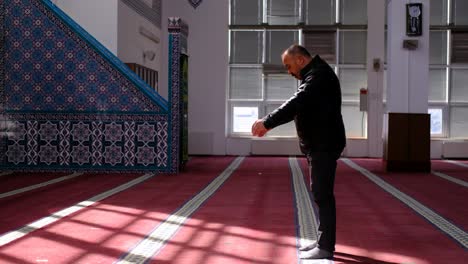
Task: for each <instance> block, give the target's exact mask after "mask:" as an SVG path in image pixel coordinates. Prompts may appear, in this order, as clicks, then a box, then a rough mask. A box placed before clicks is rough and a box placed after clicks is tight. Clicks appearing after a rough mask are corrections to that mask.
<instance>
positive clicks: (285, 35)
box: [266, 31, 299, 65]
mask: <svg viewBox="0 0 468 264" xmlns="http://www.w3.org/2000/svg"><path fill="white" fill-rule="evenodd" d="M266 34H267V40H266V42H267V47H266V49H267V58H266V63H270V64H278V65H283V63H282V61H281V54H282V53H283V51H284V50H285V49H287V48H288V47H289V46H291V45H292V44H294V43H298V42H299V32H298V31H267V33H266Z"/></svg>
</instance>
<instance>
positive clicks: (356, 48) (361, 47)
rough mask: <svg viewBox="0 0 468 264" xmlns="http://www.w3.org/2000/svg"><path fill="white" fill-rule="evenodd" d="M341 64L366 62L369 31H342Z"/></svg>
mask: <svg viewBox="0 0 468 264" xmlns="http://www.w3.org/2000/svg"><path fill="white" fill-rule="evenodd" d="M339 57H340V64H366V57H367V32H365V31H341V32H340V55H339Z"/></svg>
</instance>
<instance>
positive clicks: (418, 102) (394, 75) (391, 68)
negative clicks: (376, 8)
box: [387, 0, 430, 114]
mask: <svg viewBox="0 0 468 264" xmlns="http://www.w3.org/2000/svg"><path fill="white" fill-rule="evenodd" d="M429 2H430V1H429V0H390V2H389V4H388V42H387V44H388V45H387V58H388V59H387V60H388V62H387V65H388V70H387V113H426V114H427V109H428V93H429V18H430V14H429ZM408 3H422V5H423V10H422V22H423V23H422V35H421V36H419V37H409V36H407V35H406V4H408ZM405 39H415V40H418V42H419V43H418V47H417V48H416V49H415V50H408V49H404V48H403V40H405Z"/></svg>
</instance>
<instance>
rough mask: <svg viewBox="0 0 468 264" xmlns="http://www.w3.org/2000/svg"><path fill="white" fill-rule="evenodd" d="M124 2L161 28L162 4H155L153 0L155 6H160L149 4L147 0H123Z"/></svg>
mask: <svg viewBox="0 0 468 264" xmlns="http://www.w3.org/2000/svg"><path fill="white" fill-rule="evenodd" d="M121 1H122V3H124V4H125V5H127V6H128V7H130V8H131V9H133V10H134V11H135V12H137V13H138V14H140V15H141V16H143V17H144V18H146V19H147V20H148V21H149V22H151V23H152V24H153V25H155V26H156V27H158V28H159V29H161V8H160V7H161V4H155V2H154V1H153V6H155V7H159V9H157V8H153V7H151V6H148V5H147V4H146V3H145V2H143V1H141V0H121Z"/></svg>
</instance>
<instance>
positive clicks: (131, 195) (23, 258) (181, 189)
mask: <svg viewBox="0 0 468 264" xmlns="http://www.w3.org/2000/svg"><path fill="white" fill-rule="evenodd" d="M231 160H232V158H206V159H196V158H195V159H192V160H191V161H190V163H189V165H188V167H187V172H184V173H181V174H180V175H170V176H165V175H159V176H156V177H154V178H152V179H150V180H148V181H146V182H143V183H142V184H140V185H137V186H135V187H133V188H131V189H129V190H127V191H124V192H122V193H119V194H117V195H114V196H112V197H110V198H108V199H106V200H104V201H102V202H101V203H99V204H97V205H95V206H91V207H89V208H86V209H84V210H82V211H80V212H78V213H76V214H74V215H71V216H70V217H67V218H65V219H62V220H61V221H59V222H57V223H55V224H52V225H50V226H48V227H46V228H43V229H40V230H37V231H35V232H33V233H32V234H30V235H28V236H26V237H24V238H22V239H20V240H18V241H15V242H13V243H10V244H8V245H6V246H4V247H2V248H0V262H2V263H4V262H5V263H37V262H38V261H39V262H40V261H41V260H42V262H44V261H47V262H48V263H112V262H114V261H115V260H116V259H118V257H119V256H120V255H121V254H123V252H125V251H126V250H128V249H129V247H131V246H132V245H133V244H134V243H135V242H136V241H138V240H139V239H141V238H142V237H144V236H145V235H146V234H147V233H148V232H149V231H151V229H152V228H153V227H154V226H155V225H157V224H158V223H159V222H161V221H162V220H164V219H165V218H166V217H167V215H168V214H170V213H171V212H172V211H174V210H175V209H176V208H177V207H178V206H180V205H181V204H182V203H183V202H184V201H185V200H187V199H189V198H190V197H191V196H192V195H193V194H194V193H195V192H197V191H199V190H200V189H202V188H203V187H204V186H205V185H206V184H207V183H208V182H209V181H211V180H212V179H213V178H214V177H216V176H217V175H218V174H219V173H220V172H221V171H222V170H223V169H224V168H225V167H226V166H227V165H228V164H229V162H230V161H231ZM140 175H141V174H140ZM81 177H83V176H81ZM81 177H80V178H81ZM104 177H107V178H108V179H112V180H113V181H114V182H115V179H118V178H126V180H130V179H131V178H129V177H128V176H127V177H124V176H120V175H118V174H115V175H114V174H112V175H101V177H100V179H101V181H102V179H103V178H104ZM96 178H97V177H96ZM98 182H99V181H98V180H96V181H95V182H94V183H93V184H92V185H97V184H98ZM79 185H81V187H82V189H83V190H87V189H88V188H90V187H92V185H91V186H84V185H85V184H84V183H83V180H82V179H81V180H80V184H79ZM112 187H113V186H112ZM112 187H110V186H108V187H107V188H108V189H109V188H112ZM58 189H61V188H57V191H58ZM53 191H54V190H50V192H53ZM94 194H96V192H94ZM62 195H63V196H66V195H65V194H62ZM90 196H91V195H89V194H88V195H85V197H83V199H86V198H88V197H90ZM49 198H51V197H49ZM57 198H58V197H55V199H57ZM29 202H31V201H29ZM15 203H16V202H15ZM2 208H3V206H0V211H2ZM2 227H3V225H2Z"/></svg>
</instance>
